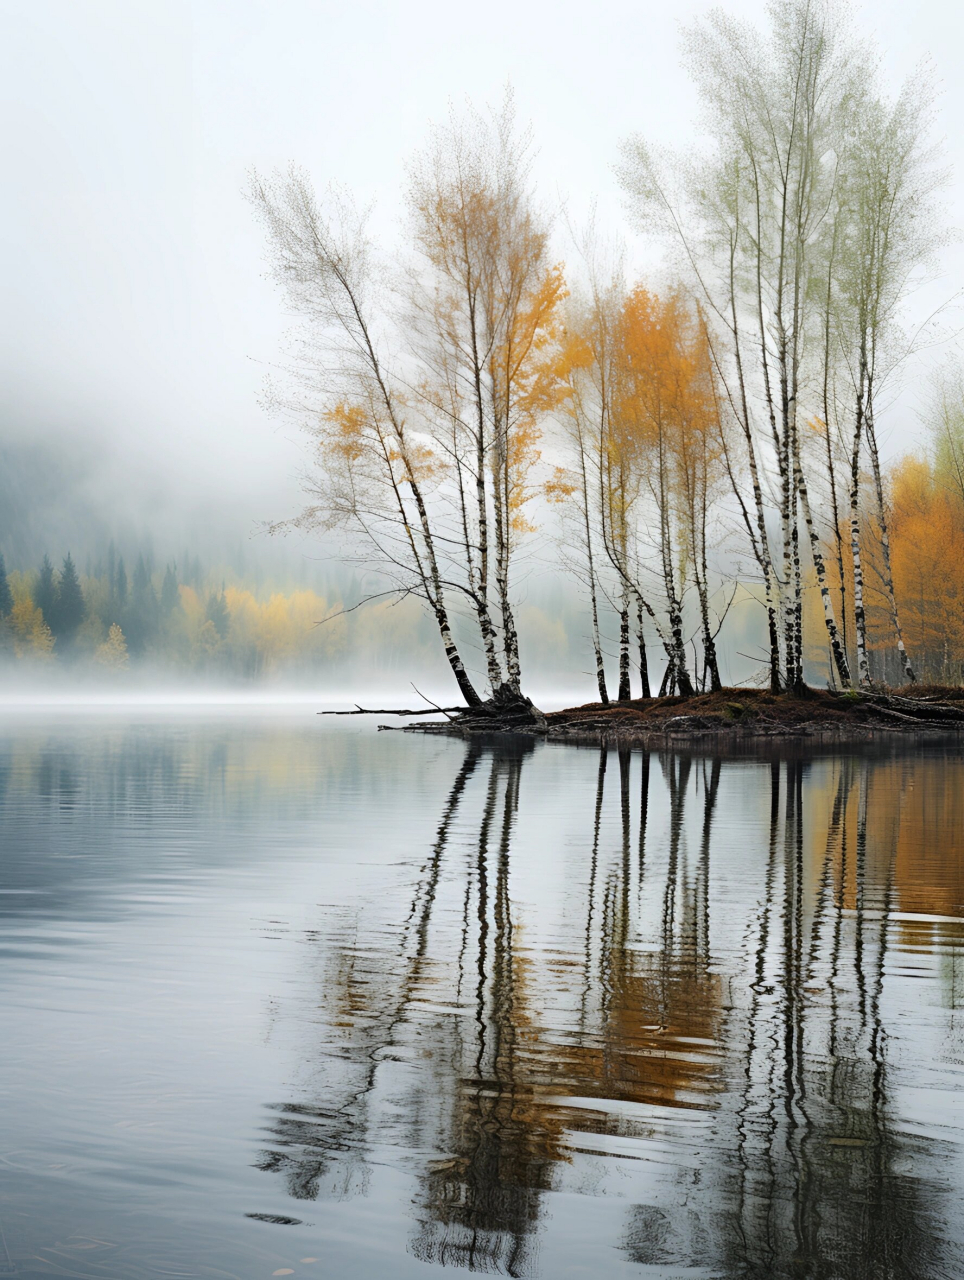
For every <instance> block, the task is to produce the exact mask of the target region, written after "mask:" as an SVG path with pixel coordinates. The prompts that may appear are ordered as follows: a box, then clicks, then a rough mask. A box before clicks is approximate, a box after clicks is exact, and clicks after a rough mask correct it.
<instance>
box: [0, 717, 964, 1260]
mask: <svg viewBox="0 0 964 1280" xmlns="http://www.w3.org/2000/svg"><path fill="white" fill-rule="evenodd" d="M784 757H785V758H772V759H755V758H743V759H724V760H721V759H714V758H712V757H708V758H702V757H701V756H700V755H699V754H698V753H696V754H689V755H674V754H671V753H649V752H643V751H632V752H628V751H627V752H624V753H620V752H617V751H615V750H609V751H600V750H598V749H589V748H580V747H573V746H566V745H554V744H544V743H543V744H535V743H532V742H529V741H521V742H518V741H503V742H502V743H499V744H492V743H488V742H478V743H474V744H471V745H466V744H464V743H462V742H461V741H456V740H452V739H446V738H436V737H421V736H417V735H412V734H399V733H377V732H376V730H375V726H374V724H369V723H367V722H360V721H357V720H348V721H339V722H330V721H322V720H319V719H317V717H315V716H314V714H313V713H312V709H311V708H307V709H306V710H305V711H303V712H300V711H298V712H296V711H294V710H292V709H291V708H289V709H287V710H285V711H280V710H279V711H277V712H271V711H270V710H262V711H260V712H257V713H256V712H254V711H250V710H248V711H245V710H235V711H233V712H232V711H229V710H222V711H219V710H217V709H215V708H207V709H205V710H203V711H195V712H189V711H182V712H180V713H173V712H171V713H165V712H163V711H161V710H158V709H156V708H155V709H152V710H141V711H138V710H137V709H130V710H128V711H125V712H122V711H120V710H117V709H115V710H113V711H109V710H105V711H102V712H100V713H96V712H94V711H91V710H88V711H86V712H80V711H73V712H68V711H56V710H53V709H48V710H45V711H34V712H32V713H27V712H25V711H23V710H21V711H18V712H17V713H15V714H8V715H5V716H4V719H3V723H2V725H0V805H2V809H0V859H2V879H0V912H2V925H0V946H2V968H0V1016H2V1028H3V1033H2V1034H3V1051H2V1057H0V1104H2V1105H0V1116H2V1119H0V1227H2V1237H0V1274H3V1275H14V1276H19V1277H22V1278H23V1277H39V1276H45V1277H46V1276H59V1277H62V1278H63V1277H71V1278H78V1277H83V1278H84V1280H88V1278H91V1277H97V1278H98V1280H142V1278H143V1280H149V1278H150V1280H153V1278H159V1277H210V1278H217V1280H228V1278H238V1280H259V1278H260V1277H268V1276H272V1275H275V1276H278V1275H293V1276H296V1277H309V1276H318V1277H326V1278H327V1280H386V1278H388V1277H391V1278H393V1280H394V1278H396V1277H398V1278H405V1280H407V1278H408V1277H417V1276H431V1275H433V1274H435V1275H438V1274H440V1273H443V1272H451V1273H455V1272H456V1271H466V1270H468V1271H476V1272H479V1273H482V1274H492V1275H510V1276H543V1277H546V1278H547V1280H560V1278H568V1277H586V1278H587V1280H588V1278H589V1277H592V1278H593V1280H609V1278H610V1277H614V1278H615V1277H667V1278H669V1277H727V1278H729V1277H760V1278H761V1280H763V1278H765V1277H766V1278H769V1277H821V1278H826V1280H836V1278H838V1277H839V1278H841V1280H858V1278H860V1280H885V1278H888V1277H920V1278H921V1280H938V1278H940V1277H945V1276H946V1277H957V1278H959V1277H961V1276H964V1195H962V1192H964V753H962V751H961V749H959V748H958V747H941V746H940V745H937V744H929V745H914V744H912V743H908V742H906V741H904V742H901V743H897V744H895V745H893V746H892V747H891V746H881V747H877V748H865V749H860V750H852V751H845V752H842V753H838V754H823V755H818V756H814V757H812V758H808V757H807V756H805V755H799V754H793V753H792V752H785V753H784Z"/></svg>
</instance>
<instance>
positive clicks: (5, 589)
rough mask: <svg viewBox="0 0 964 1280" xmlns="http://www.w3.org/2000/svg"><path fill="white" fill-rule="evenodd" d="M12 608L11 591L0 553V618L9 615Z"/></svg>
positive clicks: (5, 567)
mask: <svg viewBox="0 0 964 1280" xmlns="http://www.w3.org/2000/svg"><path fill="white" fill-rule="evenodd" d="M12 609H13V593H12V591H11V590H10V583H9V582H8V581H7V566H6V565H5V564H4V562H3V555H2V554H0V618H6V617H9V615H10V611H11V610H12Z"/></svg>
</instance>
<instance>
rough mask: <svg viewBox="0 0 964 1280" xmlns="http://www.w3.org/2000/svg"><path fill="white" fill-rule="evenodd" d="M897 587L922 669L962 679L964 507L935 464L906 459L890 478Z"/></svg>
mask: <svg viewBox="0 0 964 1280" xmlns="http://www.w3.org/2000/svg"><path fill="white" fill-rule="evenodd" d="M890 501H891V511H890V522H891V548H892V557H893V568H894V589H895V591H896V593H897V599H898V604H899V606H900V610H901V618H902V621H903V626H904V635H905V638H906V642H907V645H908V648H909V649H910V651H911V654H912V656H913V657H914V661H915V663H916V665H917V667H918V670H919V672H920V673H921V674H922V675H924V676H926V677H928V678H930V679H938V680H953V681H957V680H959V679H960V676H961V664H962V663H964V505H962V502H961V498H960V496H959V495H958V494H955V492H954V491H953V490H952V489H950V488H949V487H947V486H945V485H944V484H942V483H941V481H940V479H939V478H938V476H937V475H936V474H935V470H934V468H933V467H932V465H931V464H930V462H928V461H926V460H924V459H921V458H913V457H911V458H904V459H902V460H901V461H900V462H899V463H897V465H896V466H895V467H894V469H893V471H892V473H891V477H890Z"/></svg>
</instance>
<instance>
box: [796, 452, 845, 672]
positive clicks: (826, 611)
mask: <svg viewBox="0 0 964 1280" xmlns="http://www.w3.org/2000/svg"><path fill="white" fill-rule="evenodd" d="M794 468H795V470H796V480H797V492H798V493H799V495H800V505H801V506H802V507H803V518H804V521H805V522H806V525H807V534H808V535H809V538H810V554H811V556H812V557H813V567H814V569H815V570H816V573H817V585H818V586H819V588H820V600H821V602H822V604H823V620H824V623H825V624H826V627H827V635H828V636H829V638H830V652H831V653H832V654H833V662H834V666H835V667H836V668H837V674H838V675H839V677H840V683H841V684H842V685H843V687H844V688H845V689H849V688H850V686H851V683H852V681H851V678H850V664H849V663H848V662H847V650H846V648H845V647H844V645H843V643H842V641H841V638H840V632H839V631H838V630H837V619H836V616H835V614H834V608H833V600H832V598H831V595H830V588H829V586H828V585H827V568H826V565H825V564H824V560H823V553H822V552H821V550H820V539H819V538H818V537H817V531H816V529H815V527H814V523H813V513H812V512H811V510H810V495H809V493H808V492H807V482H806V480H805V478H804V475H803V467H802V466H801V463H800V451H799V448H798V449H797V451H796V453H795V455H794ZM834 505H836V502H835V503H834ZM842 576H843V575H842V574H841V577H842Z"/></svg>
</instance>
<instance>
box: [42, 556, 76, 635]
mask: <svg viewBox="0 0 964 1280" xmlns="http://www.w3.org/2000/svg"><path fill="white" fill-rule="evenodd" d="M85 613H86V607H85V605H84V593H83V591H82V590H81V586H80V579H79V578H78V576H77V569H76V567H75V565H74V561H73V557H72V556H71V554H70V552H69V551H68V553H67V555H66V557H65V558H64V567H63V569H62V570H61V572H60V582H59V584H58V586H57V598H56V601H55V603H54V608H53V613H52V615H51V617H50V618H49V619H48V621H49V623H50V629H51V631H52V632H53V633H54V635H55V636H56V637H57V639H58V640H60V641H61V642H62V643H67V644H69V643H70V642H71V641H72V640H73V638H74V636H75V635H76V634H77V629H78V627H79V626H80V624H81V623H82V622H83V620H84V615H85ZM45 616H46V615H45Z"/></svg>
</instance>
